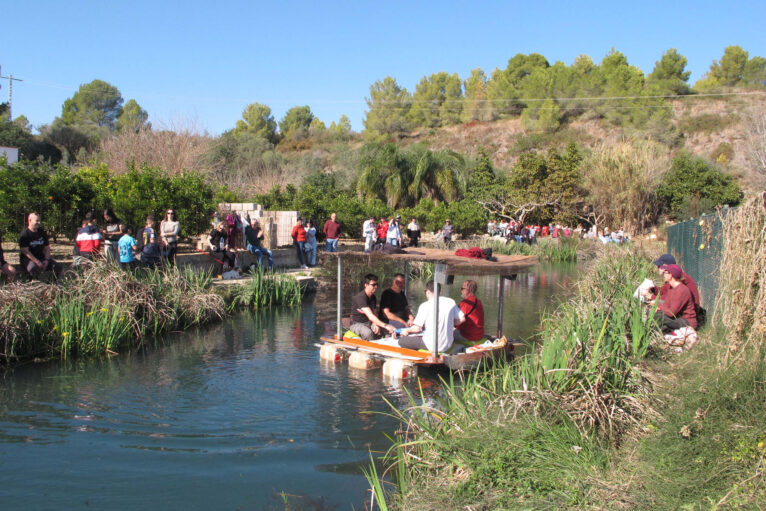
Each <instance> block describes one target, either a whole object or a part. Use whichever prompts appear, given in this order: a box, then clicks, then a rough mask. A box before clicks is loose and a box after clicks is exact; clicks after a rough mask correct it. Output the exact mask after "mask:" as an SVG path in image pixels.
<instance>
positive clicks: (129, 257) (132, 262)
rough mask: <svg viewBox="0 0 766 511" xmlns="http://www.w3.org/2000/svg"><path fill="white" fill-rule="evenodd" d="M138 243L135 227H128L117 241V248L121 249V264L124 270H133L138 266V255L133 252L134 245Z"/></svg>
mask: <svg viewBox="0 0 766 511" xmlns="http://www.w3.org/2000/svg"><path fill="white" fill-rule="evenodd" d="M136 245H137V243H136V239H135V238H134V237H133V229H131V228H130V227H126V228H125V234H123V235H122V237H121V238H120V241H118V242H117V248H118V249H119V251H120V266H122V269H123V270H132V269H133V268H134V267H135V266H136V256H135V254H134V253H133V247H135V246H136Z"/></svg>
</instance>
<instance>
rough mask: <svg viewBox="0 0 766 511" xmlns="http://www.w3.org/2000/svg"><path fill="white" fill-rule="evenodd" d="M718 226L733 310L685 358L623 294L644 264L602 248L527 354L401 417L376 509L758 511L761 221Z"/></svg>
mask: <svg viewBox="0 0 766 511" xmlns="http://www.w3.org/2000/svg"><path fill="white" fill-rule="evenodd" d="M760 200H761V201H762V198H761V199H760ZM726 221H727V228H726V229H725V238H726V240H725V244H724V252H723V254H724V255H723V258H722V262H721V269H720V270H721V275H722V284H721V290H722V292H725V293H727V294H728V295H727V296H729V297H738V299H736V300H729V299H724V300H719V306H718V308H717V309H716V311H715V314H714V315H713V319H712V326H711V327H709V328H708V329H707V330H703V331H702V332H701V334H700V336H701V340H700V342H698V343H697V345H696V346H695V348H694V349H693V350H692V351H690V352H686V353H684V354H682V355H676V354H673V353H670V352H669V351H668V350H667V349H666V347H665V345H664V341H663V340H662V338H661V337H659V336H658V335H657V334H656V333H654V332H655V331H654V330H653V329H652V325H651V323H650V322H649V321H648V320H646V319H644V315H643V314H642V311H641V308H640V306H639V305H638V304H637V301H636V300H634V299H632V297H631V294H632V291H633V289H634V288H635V286H636V285H637V283H638V282H640V281H641V279H642V278H643V276H645V275H651V276H654V270H653V268H652V267H651V263H650V262H649V261H650V258H649V257H646V256H641V255H639V254H635V253H631V252H629V251H625V250H619V251H611V250H608V251H607V252H606V253H605V254H606V257H601V258H600V259H599V260H597V261H596V262H594V264H593V265H592V267H591V269H590V270H589V271H588V272H587V273H586V274H585V275H584V278H583V280H582V282H581V283H580V285H579V286H578V288H577V293H576V296H575V297H574V298H572V299H571V300H570V301H568V302H565V303H563V304H562V305H561V306H560V307H559V309H558V310H557V311H556V312H555V313H553V314H551V315H549V316H547V317H546V318H544V321H543V325H544V329H543V331H542V332H541V334H540V336H541V339H540V340H541V345H542V346H541V348H539V349H538V350H536V351H535V352H534V354H532V355H530V356H527V357H524V358H522V359H521V360H519V361H517V362H515V363H513V364H511V365H507V366H504V367H500V368H497V369H494V370H491V371H485V372H481V373H475V374H472V375H470V376H469V377H468V379H467V380H466V381H465V382H463V383H462V384H461V385H454V384H451V383H448V384H447V385H446V386H445V392H444V395H443V398H442V399H441V401H440V402H439V403H438V404H437V405H435V406H424V405H421V404H420V403H421V402H422V400H421V399H415V398H413V399H412V403H411V407H410V409H407V410H395V411H394V413H395V414H396V415H397V416H398V417H399V418H400V419H401V422H402V428H401V431H400V432H399V434H398V435H397V436H396V438H395V442H394V444H393V446H392V447H391V449H390V451H389V452H388V455H387V457H386V461H387V463H388V470H387V472H386V476H387V479H386V481H387V482H386V483H381V482H380V481H378V482H374V484H373V485H372V486H373V491H374V492H375V496H376V499H377V502H378V505H379V507H381V508H393V509H458V508H462V509H474V510H479V509H486V510H489V509H519V508H521V509H554V508H557V509H558V508H564V509H594V508H595V509H764V508H766V477H765V476H764V466H765V465H766V448H765V447H764V443H765V442H766V432H765V431H764V424H766V406H764V404H763V403H764V402H766V363H764V357H765V356H766V341H765V337H766V328H764V327H763V324H764V321H766V320H764V319H763V318H764V317H766V314H765V311H766V299H764V296H763V294H764V292H766V291H765V290H764V286H762V284H763V283H764V282H766V265H763V264H762V261H763V260H764V259H763V256H764V253H766V230H764V229H763V227H764V226H766V211H764V210H763V208H762V206H761V205H759V204H758V203H757V201H756V202H755V203H753V204H752V207H751V208H749V206H748V207H743V208H741V210H740V211H738V212H737V214H736V215H730V217H729V218H727V220H726ZM759 261H760V262H759ZM370 478H371V479H373V477H372V476H371V477H370ZM389 481H390V482H389ZM376 489H377V491H375V490H376Z"/></svg>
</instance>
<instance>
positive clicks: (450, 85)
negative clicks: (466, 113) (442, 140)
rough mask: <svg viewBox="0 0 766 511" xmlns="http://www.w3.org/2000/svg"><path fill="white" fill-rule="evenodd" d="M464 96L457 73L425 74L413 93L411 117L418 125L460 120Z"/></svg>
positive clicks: (431, 125)
mask: <svg viewBox="0 0 766 511" xmlns="http://www.w3.org/2000/svg"><path fill="white" fill-rule="evenodd" d="M462 97H463V91H462V83H461V82H460V78H459V77H458V75H457V73H453V74H451V75H450V74H447V73H445V72H443V71H442V72H439V73H435V74H432V75H431V76H429V77H428V78H426V77H425V76H424V77H423V79H422V80H420V83H418V85H417V87H416V88H415V93H414V94H413V95H412V107H411V108H410V119H411V120H412V123H413V124H414V125H416V126H424V127H427V128H435V127H439V126H442V125H445V124H455V123H457V122H459V121H460V110H461V107H462V104H461V99H462Z"/></svg>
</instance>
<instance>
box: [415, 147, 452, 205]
mask: <svg viewBox="0 0 766 511" xmlns="http://www.w3.org/2000/svg"><path fill="white" fill-rule="evenodd" d="M405 158H406V159H407V162H408V163H409V167H410V169H411V171H410V172H411V175H412V181H411V183H410V184H409V191H410V196H411V197H412V198H413V199H414V200H416V201H417V200H420V199H421V198H428V199H431V200H432V201H434V204H435V203H437V202H438V201H454V200H457V199H458V198H460V196H461V195H462V193H463V190H464V189H465V176H464V174H465V159H464V158H463V157H462V156H461V155H459V154H458V153H456V152H454V151H431V150H429V149H427V148H426V147H425V146H424V145H422V144H416V145H414V146H412V147H410V148H409V150H408V151H407V153H406V155H405Z"/></svg>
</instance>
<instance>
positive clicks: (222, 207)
mask: <svg viewBox="0 0 766 511" xmlns="http://www.w3.org/2000/svg"><path fill="white" fill-rule="evenodd" d="M218 211H219V214H221V215H222V218H221V220H223V219H224V218H225V217H226V215H227V214H228V213H229V212H230V211H236V212H238V213H239V216H240V217H242V220H244V221H247V217H248V216H249V217H250V218H251V219H252V218H257V219H258V221H259V222H260V224H261V227H263V230H264V236H265V242H264V246H265V247H266V248H268V249H270V250H274V249H275V248H277V247H286V246H290V245H292V244H293V239H292V237H291V236H290V233H291V232H292V229H293V226H294V225H295V222H297V220H298V212H297V211H267V210H264V209H263V206H261V205H260V204H255V203H252V202H233V203H221V204H219V205H218Z"/></svg>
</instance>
